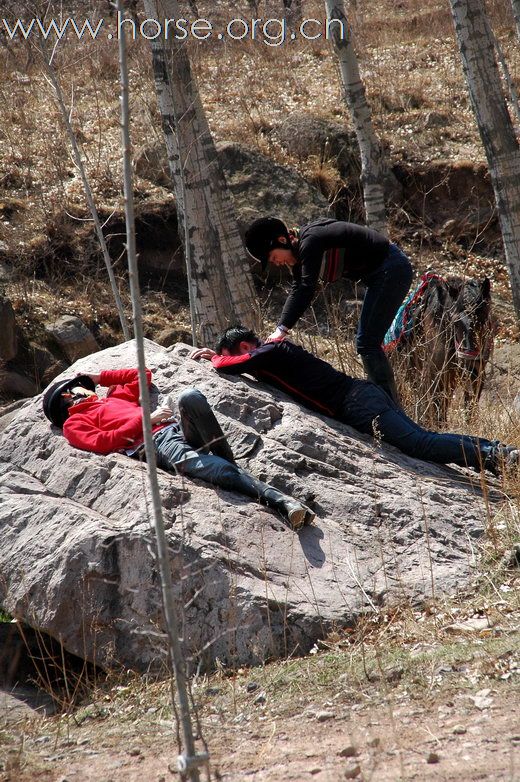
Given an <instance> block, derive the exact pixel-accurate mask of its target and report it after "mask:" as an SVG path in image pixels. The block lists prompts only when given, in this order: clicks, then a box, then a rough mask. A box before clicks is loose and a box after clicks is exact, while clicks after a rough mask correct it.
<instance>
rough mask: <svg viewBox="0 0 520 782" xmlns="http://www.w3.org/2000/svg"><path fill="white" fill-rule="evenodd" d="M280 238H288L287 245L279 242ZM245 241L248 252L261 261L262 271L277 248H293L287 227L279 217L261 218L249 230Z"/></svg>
mask: <svg viewBox="0 0 520 782" xmlns="http://www.w3.org/2000/svg"><path fill="white" fill-rule="evenodd" d="M279 236H286V237H287V244H282V243H281V242H279V241H278V237H279ZM245 239H246V250H247V252H248V253H249V255H250V256H251V257H252V258H254V259H255V261H260V263H261V264H262V269H265V268H266V266H267V262H268V259H269V253H270V252H271V250H274V249H275V247H282V248H283V249H290V248H291V244H290V237H289V231H288V230H287V226H286V225H285V223H284V222H283V221H282V220H279V219H278V217H260V218H259V219H258V220H255V221H254V223H251V225H250V226H249V228H248V229H247V231H246V235H245Z"/></svg>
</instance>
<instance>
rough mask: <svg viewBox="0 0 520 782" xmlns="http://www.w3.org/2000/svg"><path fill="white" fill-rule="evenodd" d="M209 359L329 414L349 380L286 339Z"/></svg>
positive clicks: (221, 369) (227, 370)
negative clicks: (247, 350) (244, 351)
mask: <svg viewBox="0 0 520 782" xmlns="http://www.w3.org/2000/svg"><path fill="white" fill-rule="evenodd" d="M211 363H212V364H213V366H214V367H215V369H218V371H219V372H225V373H227V374H229V375H241V374H244V373H247V374H249V375H253V377H256V378H257V379H258V380H263V381H265V382H266V383H269V384H270V385H272V386H276V388H279V389H280V390H281V391H285V393H286V394H289V395H290V396H292V397H293V398H294V399H296V401H297V402H301V404H303V405H305V406H306V407H310V409H311V410H316V411H317V412H318V413H324V414H325V415H330V416H332V417H335V416H336V415H337V413H338V412H339V410H340V408H341V406H342V404H343V401H344V399H345V395H346V394H347V393H348V392H349V391H350V389H351V387H352V383H353V379H352V378H351V377H349V376H348V375H345V374H343V372H338V370H337V369H334V367H331V365H330V364H327V362H326V361H322V360H321V359H320V358H316V356H313V355H312V353H308V352H307V351H306V350H304V349H303V348H301V347H299V345H294V344H293V343H292V342H289V340H287V339H285V340H283V341H274V342H266V343H265V344H264V345H261V346H260V347H258V348H256V349H255V350H252V351H251V352H250V353H245V354H244V355H243V356H213V358H212V359H211Z"/></svg>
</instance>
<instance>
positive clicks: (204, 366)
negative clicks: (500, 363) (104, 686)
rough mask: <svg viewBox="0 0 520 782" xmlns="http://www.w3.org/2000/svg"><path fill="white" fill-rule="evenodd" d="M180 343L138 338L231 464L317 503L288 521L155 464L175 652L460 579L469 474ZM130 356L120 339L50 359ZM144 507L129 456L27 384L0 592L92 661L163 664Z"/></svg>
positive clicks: (8, 476) (270, 652)
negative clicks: (55, 419) (200, 406)
mask: <svg viewBox="0 0 520 782" xmlns="http://www.w3.org/2000/svg"><path fill="white" fill-rule="evenodd" d="M190 350H191V348H189V347H188V346H186V345H182V344H178V345H175V346H173V347H172V348H164V347H161V346H159V345H157V344H155V343H153V342H149V341H147V342H146V354H147V363H148V366H149V367H150V368H151V369H152V370H153V374H154V381H155V383H156V385H157V386H158V388H159V389H160V391H161V392H162V394H164V395H165V396H168V395H171V396H172V397H173V398H175V397H176V395H178V393H179V392H180V391H181V390H183V389H184V388H186V387H188V386H197V387H198V388H200V389H201V390H202V391H203V393H205V394H206V396H207V398H208V400H209V401H210V403H211V404H212V406H213V408H214V410H215V411H216V414H217V416H218V418H219V420H220V421H221V423H222V426H223V428H224V430H225V431H226V432H227V434H228V436H229V439H230V442H231V444H232V446H233V448H234V451H235V453H236V455H237V458H239V463H240V464H241V465H242V466H244V467H245V468H247V469H249V470H250V471H251V472H252V473H254V474H255V475H256V476H258V477H259V478H262V479H264V480H267V481H269V482H271V483H273V484H274V485H275V486H277V487H279V488H281V489H283V490H285V491H287V492H289V493H291V494H292V495H294V496H295V497H299V498H302V499H304V500H305V501H307V502H308V503H309V504H311V505H312V506H313V507H314V509H315V511H316V514H317V515H316V520H315V522H314V523H313V525H311V526H308V527H305V528H304V529H303V530H302V531H301V532H299V533H298V534H297V533H295V532H293V531H292V530H291V529H289V528H288V527H287V526H286V525H285V523H284V522H283V520H282V519H281V518H279V517H278V516H277V515H276V513H275V512H274V511H271V510H268V509H266V508H263V507H261V506H260V505H259V504H257V503H255V502H254V501H252V500H250V499H248V498H246V497H243V496H240V495H238V494H235V493H232V492H228V491H224V490H222V489H218V488H213V487H212V486H210V485H208V484H205V483H204V482H202V481H191V480H187V479H186V480H183V479H182V478H181V477H178V476H175V475H171V474H169V473H166V472H164V471H159V472H160V475H159V482H160V488H161V496H162V505H163V513H164V519H165V525H166V529H167V536H168V540H169V543H170V554H171V568H172V572H173V577H174V584H175V590H176V599H177V605H178V607H183V612H182V626H183V638H184V647H185V651H186V655H187V657H188V659H189V660H190V663H191V665H192V669H193V667H194V666H196V665H198V664H200V665H201V666H202V667H205V668H209V667H211V666H212V665H213V664H214V663H215V661H216V660H217V659H218V660H220V661H221V662H222V664H224V665H227V664H230V665H231V664H239V665H249V664H255V663H258V662H260V661H263V660H266V659H268V658H272V657H275V656H283V655H293V654H296V653H305V652H307V651H308V650H309V649H310V648H311V647H312V645H313V644H314V643H315V642H316V640H317V639H318V638H322V637H323V636H325V634H326V633H328V632H329V631H331V630H332V629H333V628H338V627H342V626H346V625H350V624H352V623H353V622H354V621H355V620H356V618H358V617H359V616H360V615H361V614H364V613H366V612H367V611H374V610H377V608H378V607H379V606H381V605H383V604H385V603H389V602H396V601H402V600H404V599H411V600H414V601H423V600H425V599H427V598H431V596H432V593H433V592H434V593H435V595H436V596H439V595H441V594H445V593H449V592H453V591H457V590H460V589H466V588H467V587H468V585H469V584H470V582H471V581H472V578H473V574H474V570H473V568H474V557H475V551H476V545H475V543H476V539H478V538H479V537H480V536H481V535H482V534H483V532H484V526H485V519H486V516H487V513H488V510H487V507H488V506H487V503H488V498H487V497H486V498H483V497H482V496H481V494H480V488H479V478H478V477H477V476H476V475H474V474H473V477H470V473H469V471H467V472H465V471H463V470H458V469H457V470H453V469H449V468H444V467H442V468H441V467H439V466H435V465H432V464H428V463H426V462H421V461H417V460H414V459H411V458H409V457H406V456H404V455H403V454H401V453H400V452H398V451H397V450H396V449H393V448H391V447H381V446H378V445H377V444H375V443H374V442H373V441H372V440H371V439H370V438H368V437H365V436H362V435H360V434H357V433H356V432H355V431H354V430H352V429H351V428H349V427H347V426H344V425H342V424H340V423H338V422H335V421H333V420H331V419H329V418H326V417H324V416H320V415H317V414H314V413H310V412H308V411H306V410H304V409H302V408H301V407H299V406H298V405H297V404H295V403H294V402H293V401H291V400H290V399H289V398H288V397H286V396H285V395H283V394H282V393H280V392H277V391H273V390H271V389H270V388H268V387H267V386H264V385H262V384H260V383H257V382H255V381H252V380H248V379H244V378H230V377H228V378H226V377H223V376H219V375H218V374H217V373H216V372H215V371H214V370H213V368H212V367H211V365H210V364H209V363H207V362H202V363H197V362H195V361H193V360H191V359H189V357H188V355H189V351H190ZM135 365H136V354H135V343H134V342H128V343H125V344H124V345H119V346H116V347H113V348H109V349H108V350H104V351H101V352H98V353H96V354H95V355H92V356H89V357H86V358H83V359H81V360H80V361H78V362H76V363H75V364H74V366H73V367H70V368H69V369H68V370H67V375H70V374H74V373H76V372H88V371H99V370H100V369H102V368H107V367H113V368H122V367H126V366H135ZM150 507H151V506H150V496H149V491H148V487H147V480H146V470H145V466H144V465H142V464H140V463H139V462H138V461H136V460H133V459H131V458H129V457H127V456H124V455H123V454H119V453H115V454H112V455H110V456H99V455H95V454H91V453H87V452H84V451H80V450H76V449H74V448H72V447H70V446H69V445H68V443H67V442H66V441H65V439H64V438H63V435H62V433H61V432H60V431H59V430H57V429H55V428H52V427H51V426H50V425H49V423H48V421H47V420H46V419H45V418H44V416H43V413H42V410H41V397H37V398H35V399H33V400H30V401H29V402H27V403H26V404H25V405H24V406H23V408H22V409H21V410H20V412H19V414H18V415H17V416H16V417H15V418H14V419H13V420H11V421H10V423H9V424H8V425H7V427H6V428H5V430H4V431H3V433H2V435H1V436H0V530H1V536H2V546H1V547H0V572H1V574H2V577H1V578H0V605H1V606H2V607H3V608H4V610H6V611H8V612H9V613H10V614H12V615H13V616H15V617H16V618H18V619H20V620H23V621H24V622H26V623H27V624H29V625H30V626H32V627H34V628H38V629H39V630H41V631H42V632H46V633H48V634H50V635H51V636H52V637H54V638H57V639H60V640H61V641H62V642H63V644H64V645H65V647H66V649H67V650H69V651H70V652H72V653H74V654H77V655H80V656H82V657H84V658H86V659H88V660H90V661H92V662H95V663H97V664H99V665H101V666H103V667H105V668H111V667H113V666H117V665H123V666H126V667H129V668H133V669H137V670H140V671H145V670H155V671H161V670H165V665H166V654H165V649H164V622H163V617H162V608H161V592H160V586H159V578H158V572H157V563H156V558H155V543H154V535H153V533H152V531H151V516H150Z"/></svg>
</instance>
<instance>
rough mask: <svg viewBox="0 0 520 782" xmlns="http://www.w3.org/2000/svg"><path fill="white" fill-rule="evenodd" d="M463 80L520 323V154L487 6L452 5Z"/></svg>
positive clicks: (480, 0) (480, 2)
mask: <svg viewBox="0 0 520 782" xmlns="http://www.w3.org/2000/svg"><path fill="white" fill-rule="evenodd" d="M450 4H451V12H452V16H453V21H454V24H455V32H456V35H457V42H458V46H459V51H460V56H461V59H462V67H463V70H464V75H465V77H466V81H467V83H468V91H469V95H470V99H471V104H472V106H473V112H474V114H475V117H476V120H477V124H478V129H479V131H480V137H481V139H482V144H483V145H484V149H485V152H486V157H487V161H488V166H489V172H490V175H491V181H492V184H493V189H494V191H495V200H496V204H497V209H498V216H499V220H500V227H501V230H502V239H503V242H504V250H505V255H506V261H507V265H508V268H509V277H510V280H511V289H512V292H513V304H514V307H515V311H516V314H517V316H518V317H520V148H519V145H518V139H517V138H516V135H515V132H514V128H513V123H512V121H511V117H510V115H509V112H508V110H507V104H506V101H505V97H504V94H503V91H502V84H501V81H500V73H499V70H498V65H497V62H496V59H495V48H494V38H493V33H492V30H491V28H490V25H489V21H488V18H487V15H486V9H485V5H484V0H450Z"/></svg>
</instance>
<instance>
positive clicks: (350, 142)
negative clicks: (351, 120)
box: [272, 111, 361, 179]
mask: <svg viewBox="0 0 520 782" xmlns="http://www.w3.org/2000/svg"><path fill="white" fill-rule="evenodd" d="M272 138H273V139H274V140H275V141H277V142H278V143H279V144H280V146H281V147H283V149H285V150H286V151H287V152H288V153H289V154H290V155H292V156H293V157H295V158H297V159H299V160H307V158H309V157H310V156H313V157H317V158H318V159H319V160H322V161H325V160H331V161H332V162H333V163H334V164H335V165H336V167H337V168H338V171H339V172H340V173H341V175H342V176H344V177H346V178H347V179H348V178H354V179H359V176H360V174H361V160H360V157H359V146H358V143H357V140H356V134H355V133H354V131H353V130H351V129H350V128H347V127H345V125H342V124H341V123H339V122H335V121H334V120H326V119H323V117H315V116H313V115H312V114H309V112H307V111H305V112H303V111H294V112H292V114H289V116H288V117H286V118H285V119H284V120H283V121H282V122H281V123H280V124H279V125H277V126H276V127H275V128H274V129H273V131H272Z"/></svg>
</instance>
